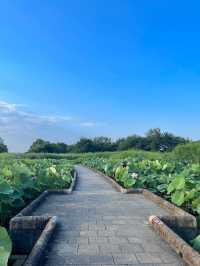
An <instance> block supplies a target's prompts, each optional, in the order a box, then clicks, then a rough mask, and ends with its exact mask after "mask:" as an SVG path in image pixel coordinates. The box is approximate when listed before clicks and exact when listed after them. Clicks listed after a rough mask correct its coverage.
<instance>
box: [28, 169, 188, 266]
mask: <svg viewBox="0 0 200 266" xmlns="http://www.w3.org/2000/svg"><path fill="white" fill-rule="evenodd" d="M76 169H77V171H78V175H79V177H78V182H77V186H76V190H75V191H74V192H73V193H72V194H70V195H50V196H49V197H48V198H47V199H46V200H45V202H44V203H42V204H41V205H40V206H39V207H38V209H37V210H35V211H34V212H33V215H40V214H44V213H48V214H49V215H57V216H59V218H60V223H61V225H60V226H59V227H58V229H57V232H56V234H55V235H54V237H53V239H52V241H51V242H50V244H49V247H48V249H47V251H46V256H45V258H46V259H45V261H44V264H43V265H44V266H53V265H54V266H55V265H58V266H59V265H63V266H67V265H73V266H80V265H81V266H84V265H85V266H86V265H87V266H89V265H90V266H91V265H94V266H100V265H101V266H111V265H114V264H115V265H119V266H120V265H121V266H131V265H134V266H137V265H138V266H139V265H140V266H141V265H142V266H146V265H148V266H161V265H163V266H169V265H170V266H182V265H183V262H182V260H181V258H179V256H178V255H176V254H175V253H174V252H173V250H172V249H171V248H170V247H169V246H168V245H167V244H166V243H165V242H164V241H162V240H161V238H160V237H159V236H158V235H157V234H155V233H154V231H153V230H152V228H151V227H150V226H149V225H148V224H147V220H148V217H149V215H151V214H155V215H164V214H168V213H167V212H166V211H165V210H163V209H162V208H160V207H159V206H157V205H156V204H154V203H153V202H151V201H148V200H147V199H145V198H144V196H143V195H134V194H132V195H131V194H122V193H119V192H116V191H115V190H114V189H113V188H112V186H111V185H110V184H109V183H108V182H107V181H106V180H105V179H104V178H103V177H102V176H100V175H98V174H96V173H94V172H92V171H90V170H88V169H86V168H84V167H80V166H77V167H76ZM43 265H42V266H43Z"/></svg>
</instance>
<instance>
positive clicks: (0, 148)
mask: <svg viewBox="0 0 200 266" xmlns="http://www.w3.org/2000/svg"><path fill="white" fill-rule="evenodd" d="M4 152H8V148H7V146H6V145H5V144H4V142H3V139H2V138H0V153H4Z"/></svg>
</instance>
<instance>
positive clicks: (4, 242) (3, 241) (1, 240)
mask: <svg viewBox="0 0 200 266" xmlns="http://www.w3.org/2000/svg"><path fill="white" fill-rule="evenodd" d="M11 251H12V243H11V240H10V237H9V235H8V233H7V231H6V229H5V228H4V227H1V226H0V266H7V264H8V259H9V257H10V254H11Z"/></svg>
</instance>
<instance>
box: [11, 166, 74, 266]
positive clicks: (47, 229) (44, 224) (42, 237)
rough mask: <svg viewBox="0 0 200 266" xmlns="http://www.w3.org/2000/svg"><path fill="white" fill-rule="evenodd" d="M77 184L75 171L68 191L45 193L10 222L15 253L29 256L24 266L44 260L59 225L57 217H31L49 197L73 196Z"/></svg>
mask: <svg viewBox="0 0 200 266" xmlns="http://www.w3.org/2000/svg"><path fill="white" fill-rule="evenodd" d="M76 182H77V173H76V171H75V170H73V179H72V182H71V184H70V187H69V188H68V189H60V190H59V189H50V190H46V191H44V192H43V193H42V194H41V195H40V196H38V197H37V198H36V199H35V200H33V201H32V202H31V203H30V204H29V205H28V206H27V207H25V208H24V209H23V210H22V211H21V212H19V213H18V214H17V215H16V216H15V217H13V218H12V219H11V220H10V224H9V233H10V236H11V239H12V242H13V252H14V253H16V254H29V255H27V259H26V260H25V263H24V264H23V265H24V266H37V265H38V264H39V262H40V261H41V260H42V258H43V255H44V251H45V248H46V246H47V244H48V242H49V240H50V238H51V236H52V235H53V233H54V231H55V229H56V226H57V225H58V224H59V219H58V217H57V216H42V215H41V216H31V213H32V212H33V211H34V210H35V209H36V208H37V207H38V206H39V205H40V204H41V203H42V202H43V201H44V200H46V198H47V196H48V195H52V194H61V195H63V194H71V193H72V191H73V190H74V188H75V185H76Z"/></svg>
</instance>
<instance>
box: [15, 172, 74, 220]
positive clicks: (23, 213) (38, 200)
mask: <svg viewBox="0 0 200 266" xmlns="http://www.w3.org/2000/svg"><path fill="white" fill-rule="evenodd" d="M73 176H74V178H73V180H72V183H71V184H70V187H69V188H68V189H48V190H45V191H44V192H42V194H40V196H38V197H37V198H36V199H35V200H33V201H32V202H31V203H30V204H29V205H28V206H27V207H25V208H24V209H23V210H22V211H20V212H19V213H18V214H17V215H16V216H15V217H18V216H27V215H29V213H31V212H33V211H34V210H35V209H36V208H37V207H38V206H39V205H40V203H41V202H42V201H44V200H45V199H46V197H47V196H48V195H51V194H71V193H72V191H73V190H74V187H75V185H76V180H77V173H76V171H73ZM15 217H14V218H15ZM14 218H13V219H14Z"/></svg>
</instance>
